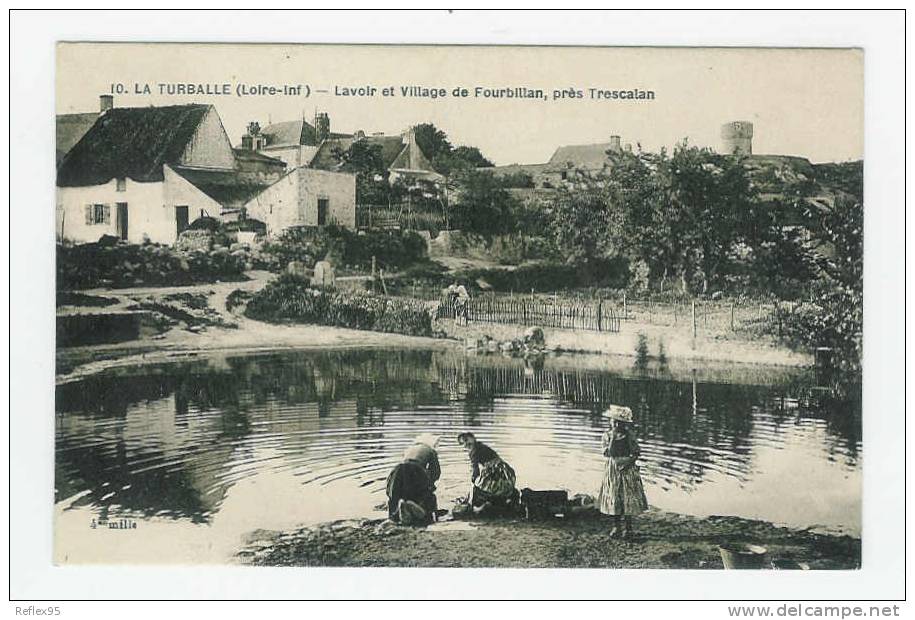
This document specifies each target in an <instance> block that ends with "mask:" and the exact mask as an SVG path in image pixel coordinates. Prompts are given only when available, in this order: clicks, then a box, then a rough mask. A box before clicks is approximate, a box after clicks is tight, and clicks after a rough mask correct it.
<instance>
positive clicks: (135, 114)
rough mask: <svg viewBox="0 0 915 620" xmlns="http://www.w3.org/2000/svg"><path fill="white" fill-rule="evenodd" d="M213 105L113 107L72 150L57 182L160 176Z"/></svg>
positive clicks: (66, 184) (75, 184)
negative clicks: (163, 167)
mask: <svg viewBox="0 0 915 620" xmlns="http://www.w3.org/2000/svg"><path fill="white" fill-rule="evenodd" d="M211 107H212V106H210V105H199V104H190V105H175V106H163V107H149V108H113V109H111V110H108V111H107V112H106V113H105V114H104V115H102V116H101V117H100V118H99V119H98V121H96V123H95V124H94V125H93V126H92V128H91V129H90V130H89V131H88V132H87V133H86V135H85V136H83V138H82V139H81V140H80V141H79V142H78V143H77V144H76V146H74V147H73V149H71V150H70V152H69V153H68V154H67V155H66V157H64V160H63V161H62V162H61V165H60V168H59V169H58V171H57V185H58V186H61V187H80V186H86V185H100V184H103V183H107V182H108V181H110V180H111V179H113V178H126V177H130V178H131V179H133V180H134V181H161V180H162V178H163V175H162V166H163V164H173V163H178V162H180V160H181V157H182V155H184V153H185V151H186V149H187V146H188V143H189V142H190V140H191V138H193V136H194V133H195V132H196V130H197V127H198V126H199V125H200V123H201V122H202V121H203V119H204V117H205V116H206V114H207V112H208V111H209V110H210V108H211Z"/></svg>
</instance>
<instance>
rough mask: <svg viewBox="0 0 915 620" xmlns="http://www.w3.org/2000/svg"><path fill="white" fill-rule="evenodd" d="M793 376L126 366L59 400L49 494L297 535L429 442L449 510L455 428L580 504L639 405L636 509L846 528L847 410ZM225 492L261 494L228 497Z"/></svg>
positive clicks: (425, 358) (250, 359)
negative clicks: (609, 426) (645, 499)
mask: <svg viewBox="0 0 915 620" xmlns="http://www.w3.org/2000/svg"><path fill="white" fill-rule="evenodd" d="M803 379H804V378H803V377H802V378H801V379H797V378H793V379H792V381H790V382H786V383H784V384H783V385H782V384H779V383H778V382H777V381H774V384H771V383H764V384H761V385H756V384H752V383H747V382H734V383H728V382H721V381H717V382H702V381H700V380H696V378H695V376H692V377H690V376H686V377H685V378H684V377H679V378H674V377H661V378H658V377H652V378H646V377H643V376H636V375H634V374H633V373H632V372H630V371H629V370H628V369H625V368H622V369H606V368H590V367H587V366H585V367H582V366H581V365H580V364H576V363H572V362H570V361H565V360H563V359H562V358H560V359H550V360H548V362H547V363H546V364H544V366H543V367H539V368H531V367H530V366H526V365H525V363H524V362H523V361H521V360H511V359H505V358H501V357H498V358H486V357H481V358H478V357H464V356H463V355H460V354H456V353H453V352H428V351H414V352H408V351H398V352H391V351H387V352H385V351H347V352H321V353H307V354H306V353H298V354H286V355H266V356H264V355H260V356H247V357H245V356H242V357H229V358H222V359H219V360H202V361H199V362H194V363H187V364H172V365H165V366H159V367H144V368H135V369H122V370H119V371H117V372H111V373H107V374H102V375H99V376H95V377H92V378H89V379H86V380H84V381H81V382H76V383H72V384H67V385H63V386H60V387H59V388H58V393H57V428H56V437H57V445H56V453H57V463H56V466H57V475H56V486H57V497H58V499H59V501H60V502H61V504H62V505H64V503H65V502H66V504H65V505H66V506H70V505H71V504H72V507H74V508H75V507H89V508H91V509H92V510H96V511H100V510H106V511H109V512H111V511H114V512H117V513H120V514H131V515H137V516H146V517H151V516H153V515H160V516H162V515H166V516H168V517H169V518H172V519H178V520H181V519H190V520H192V521H194V522H209V523H216V522H217V521H218V520H217V519H216V517H217V516H220V517H221V518H226V519H231V518H234V517H237V518H239V519H241V518H242V517H244V518H245V519H249V520H250V519H254V520H255V521H257V520H258V516H257V515H260V514H261V513H263V523H264V525H263V527H269V525H270V521H271V519H272V518H273V517H271V516H270V513H271V511H272V510H273V509H272V507H271V502H272V498H278V497H281V498H283V500H282V502H279V503H281V504H282V505H283V506H284V510H285V512H286V514H284V516H283V518H284V519H285V520H286V521H291V522H299V523H307V522H309V521H310V520H311V519H312V515H313V514H318V513H319V512H320V511H317V510H315V502H316V501H320V502H328V503H329V504H333V506H334V509H335V510H337V512H339V513H340V514H341V515H348V516H362V515H367V514H371V513H372V511H373V509H374V507H375V505H377V504H378V502H379V496H381V497H382V498H383V495H384V486H385V480H386V477H387V474H388V472H389V471H390V469H391V467H393V466H394V465H395V464H396V463H397V462H398V461H399V457H400V454H401V453H402V452H403V450H404V449H405V448H406V447H407V446H408V445H409V444H410V443H411V441H412V439H413V438H414V437H415V436H416V435H418V434H420V433H427V432H428V433H433V434H436V435H439V436H440V437H441V444H440V450H439V451H440V459H441V464H442V470H443V473H442V478H441V480H440V481H439V482H438V485H437V486H438V493H439V496H440V501H442V502H447V501H449V500H451V499H453V498H454V497H456V496H457V495H458V494H463V493H464V492H465V491H466V489H467V485H468V479H469V464H468V463H467V459H466V456H465V454H464V453H463V451H462V450H460V449H459V447H458V446H457V444H456V442H455V440H454V438H455V436H456V434H457V433H458V432H460V431H462V430H466V429H471V430H473V431H474V432H475V433H477V434H478V436H479V437H480V439H481V440H482V441H484V442H486V443H488V444H490V445H491V446H492V447H493V448H495V449H496V450H497V451H498V452H499V453H500V454H501V455H502V456H503V458H505V459H506V460H507V461H508V462H510V463H511V464H512V465H513V466H514V467H515V469H516V471H517V473H518V484H519V486H530V487H533V488H566V489H569V490H570V491H572V492H587V493H590V494H596V493H597V490H598V488H599V485H600V479H601V476H602V474H603V471H604V467H605V461H604V459H603V457H602V455H601V435H602V433H603V432H604V430H605V428H606V425H605V422H604V421H603V420H602V419H601V417H600V415H599V412H600V411H601V410H602V409H603V408H604V407H605V406H606V405H607V404H609V403H610V402H614V403H619V404H625V405H629V406H631V407H632V408H633V409H634V411H635V414H636V418H637V425H638V428H637V432H638V435H639V439H640V444H641V449H642V460H641V473H642V476H643V478H644V479H645V482H646V487H647V489H648V491H649V495H650V497H649V499H650V502H651V503H652V504H654V505H656V506H659V507H661V508H666V509H670V510H677V511H681V512H686V513H692V514H700V515H701V514H737V515H740V516H748V517H755V518H767V519H770V520H775V521H780V522H785V523H788V524H790V525H797V526H806V525H812V524H820V525H828V526H832V527H840V528H847V529H848V530H851V531H856V530H857V529H858V528H859V524H860V484H861V443H860V413H859V410H857V411H854V410H853V412H852V413H851V414H849V413H848V412H847V411H846V410H845V409H842V410H841V411H840V410H838V409H836V408H834V407H832V406H831V405H830V404H829V403H827V404H825V405H823V404H822V403H819V402H816V401H815V399H813V400H812V399H811V396H810V394H811V392H810V391H809V389H808V388H809V387H810V386H809V381H808V382H805V381H804V380H803ZM849 415H850V416H851V419H849ZM799 471H803V473H804V475H803V476H800V475H796V474H797V472H799ZM239 485H250V488H251V489H254V490H253V491H250V492H251V493H255V492H257V493H258V495H256V497H257V500H256V501H254V502H253V503H251V502H249V503H247V504H246V505H244V506H239V505H237V504H236V503H234V502H230V501H227V498H229V497H230V496H231V494H232V493H233V492H240V491H239V489H240V487H239ZM246 488H247V487H246ZM824 489H832V491H830V493H831V494H829V495H828V496H827V495H824V493H825V491H824ZM776 496H777V497H778V498H779V499H778V501H777V502H776V501H773V497H776ZM318 498H319V499H318ZM786 507H787V508H786ZM232 511H240V513H239V514H238V515H234V514H233V512H232ZM244 511H247V512H246V513H245V514H241V513H242V512H244ZM252 514H253V515H255V516H254V517H252V516H251V515H252ZM322 514H323V513H322Z"/></svg>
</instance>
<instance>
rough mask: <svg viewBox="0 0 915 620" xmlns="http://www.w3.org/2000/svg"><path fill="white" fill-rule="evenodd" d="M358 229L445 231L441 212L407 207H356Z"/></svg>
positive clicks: (365, 205) (362, 205) (366, 205)
mask: <svg viewBox="0 0 915 620" xmlns="http://www.w3.org/2000/svg"><path fill="white" fill-rule="evenodd" d="M356 227H357V228H372V229H383V230H387V229H393V228H404V229H410V230H444V229H445V228H446V227H445V215H444V213H441V212H435V211H425V210H420V209H413V208H410V207H408V206H407V205H404V206H400V205H369V204H361V205H356Z"/></svg>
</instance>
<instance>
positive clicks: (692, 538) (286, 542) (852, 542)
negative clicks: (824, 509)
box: [236, 509, 861, 570]
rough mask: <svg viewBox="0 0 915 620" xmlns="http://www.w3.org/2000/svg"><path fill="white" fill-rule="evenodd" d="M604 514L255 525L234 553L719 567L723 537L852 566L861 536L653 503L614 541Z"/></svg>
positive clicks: (450, 563) (332, 560)
mask: <svg viewBox="0 0 915 620" xmlns="http://www.w3.org/2000/svg"><path fill="white" fill-rule="evenodd" d="M610 528H611V521H610V519H609V518H608V517H606V516H604V515H601V514H599V513H597V512H596V511H591V512H588V513H585V514H581V515H573V516H570V517H569V518H566V519H560V518H553V519H549V520H539V521H526V520H523V519H520V518H503V519H487V520H474V521H444V522H438V523H434V524H432V525H430V526H427V527H416V528H414V527H406V526H400V525H397V524H394V523H392V522H390V521H388V520H386V519H357V520H343V521H331V522H328V523H324V524H320V525H317V526H311V527H304V528H299V529H295V530H288V531H284V532H275V531H266V530H255V531H253V532H251V533H249V535H248V537H247V540H246V543H245V545H244V546H243V547H242V548H241V549H240V550H239V551H238V552H237V554H236V558H237V560H238V561H239V562H241V563H242V564H246V565H253V566H339V567H344V566H345V567H372V566H375V567H378V566H387V567H424V568H435V567H441V568H444V567H451V568H457V567H461V568H470V567H472V568H623V569H633V568H648V569H712V570H716V569H717V570H721V569H723V568H724V565H723V563H722V559H721V555H720V553H719V550H718V546H719V545H723V544H735V545H743V544H753V545H762V546H764V547H766V549H767V554H766V562H765V565H764V566H763V567H762V568H767V569H771V568H772V564H771V563H772V561H773V560H781V561H784V562H785V563H786V564H790V565H792V566H793V567H794V568H800V567H801V566H800V565H801V564H802V565H805V566H807V567H809V568H810V569H811V570H853V569H858V568H860V566H861V539H860V538H858V537H854V536H850V535H846V534H827V533H819V532H815V531H813V529H812V528H808V529H792V528H789V527H784V526H778V525H774V524H772V523H769V522H766V521H759V520H753V519H743V518H740V517H730V516H709V517H692V516H687V515H682V514H676V513H670V512H663V511H659V510H656V509H650V510H649V511H648V512H646V513H644V514H642V515H639V516H638V517H636V518H635V529H636V533H635V537H634V538H633V539H632V540H630V541H623V540H616V539H611V538H610V536H609V533H610Z"/></svg>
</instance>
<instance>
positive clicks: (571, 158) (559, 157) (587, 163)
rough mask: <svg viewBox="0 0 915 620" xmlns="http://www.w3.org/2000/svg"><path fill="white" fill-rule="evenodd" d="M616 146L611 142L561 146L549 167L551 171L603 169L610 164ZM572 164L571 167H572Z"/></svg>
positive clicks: (551, 159) (551, 158)
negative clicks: (609, 152)
mask: <svg viewBox="0 0 915 620" xmlns="http://www.w3.org/2000/svg"><path fill="white" fill-rule="evenodd" d="M613 148H614V146H613V145H612V144H611V143H609V142H603V143H600V144H574V145H569V146H560V147H559V148H558V149H556V152H555V153H553V156H552V157H550V161H549V162H548V167H549V169H551V170H559V169H565V168H568V167H572V168H586V169H591V170H595V169H601V168H603V167H604V165H605V164H609V163H610V156H609V155H607V151H610V150H612V149H613ZM570 164H571V166H570Z"/></svg>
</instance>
